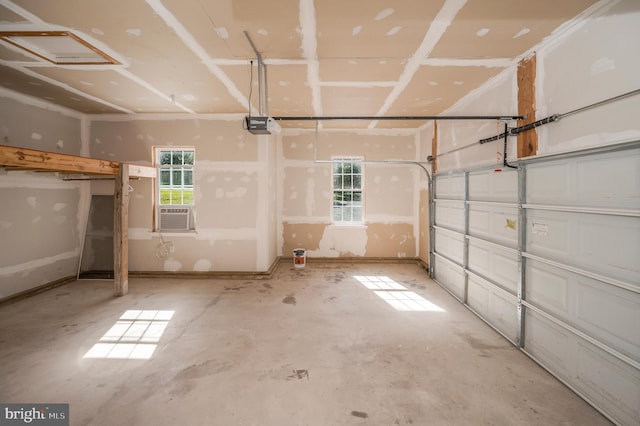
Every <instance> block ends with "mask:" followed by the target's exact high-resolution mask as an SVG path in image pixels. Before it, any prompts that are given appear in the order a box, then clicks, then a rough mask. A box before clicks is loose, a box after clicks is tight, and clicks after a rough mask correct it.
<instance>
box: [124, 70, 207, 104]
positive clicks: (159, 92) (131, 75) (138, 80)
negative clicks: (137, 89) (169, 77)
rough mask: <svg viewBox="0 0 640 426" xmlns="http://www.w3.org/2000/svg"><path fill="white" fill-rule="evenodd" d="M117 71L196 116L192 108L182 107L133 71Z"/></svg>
mask: <svg viewBox="0 0 640 426" xmlns="http://www.w3.org/2000/svg"><path fill="white" fill-rule="evenodd" d="M115 71H116V72H117V73H118V74H120V75H121V76H123V77H124V78H127V79H129V80H131V81H133V82H134V83H136V84H139V85H140V86H142V87H144V88H145V89H147V90H148V91H150V92H152V93H155V94H156V95H158V96H159V97H160V98H162V99H164V100H166V101H167V102H169V103H171V104H173V105H175V106H177V107H178V108H180V109H181V110H183V111H185V112H188V113H190V114H195V111H193V110H192V109H190V108H187V107H186V106H184V105H182V104H181V103H180V102H177V101H176V100H175V98H174V99H172V98H171V95H167V94H165V93H163V92H162V91H160V90H159V89H157V88H155V87H154V86H153V85H151V84H150V83H148V82H147V81H145V80H143V79H141V78H140V77H138V76H137V75H135V74H133V73H132V72H131V71H129V70H126V69H123V68H116V69H115Z"/></svg>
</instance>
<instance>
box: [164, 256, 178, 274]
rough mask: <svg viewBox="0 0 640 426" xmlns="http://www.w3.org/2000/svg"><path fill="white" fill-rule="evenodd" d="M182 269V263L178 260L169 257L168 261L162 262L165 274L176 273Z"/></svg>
mask: <svg viewBox="0 0 640 426" xmlns="http://www.w3.org/2000/svg"><path fill="white" fill-rule="evenodd" d="M180 269H182V263H180V262H179V261H178V260H176V259H174V258H172V257H170V258H169V259H167V260H165V261H164V270H165V271H167V272H177V271H179V270H180Z"/></svg>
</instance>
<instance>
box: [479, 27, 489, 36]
mask: <svg viewBox="0 0 640 426" xmlns="http://www.w3.org/2000/svg"><path fill="white" fill-rule="evenodd" d="M487 34H489V28H480V29H479V30H478V32H477V33H476V35H477V36H478V37H484V36H486V35H487Z"/></svg>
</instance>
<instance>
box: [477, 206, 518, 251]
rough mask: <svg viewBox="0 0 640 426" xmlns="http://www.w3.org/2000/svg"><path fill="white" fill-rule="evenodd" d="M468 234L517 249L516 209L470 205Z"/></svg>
mask: <svg viewBox="0 0 640 426" xmlns="http://www.w3.org/2000/svg"><path fill="white" fill-rule="evenodd" d="M469 234H470V235H472V236H474V237H479V238H482V239H485V240H488V241H492V242H495V243H499V244H503V245H505V246H507V247H511V248H517V247H518V209H517V208H509V207H497V206H485V205H470V206H469Z"/></svg>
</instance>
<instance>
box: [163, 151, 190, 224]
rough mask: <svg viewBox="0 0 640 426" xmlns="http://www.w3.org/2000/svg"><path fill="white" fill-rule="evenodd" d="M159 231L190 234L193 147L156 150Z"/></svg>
mask: <svg viewBox="0 0 640 426" xmlns="http://www.w3.org/2000/svg"><path fill="white" fill-rule="evenodd" d="M156 155H157V157H156V164H157V167H158V176H159V178H158V193H157V200H158V202H157V206H158V219H159V220H158V222H157V223H158V229H159V230H173V231H188V230H192V229H195V228H194V223H193V222H194V221H193V201H194V200H193V166H194V163H195V150H194V149H193V148H166V149H165V148H158V149H156Z"/></svg>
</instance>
